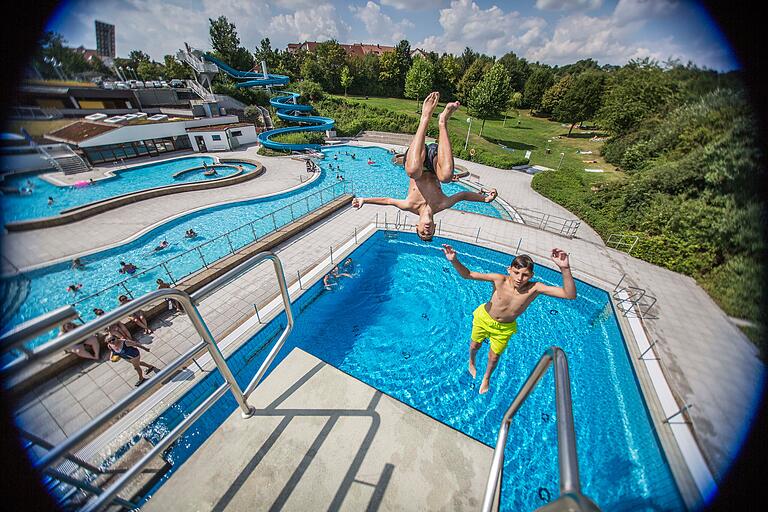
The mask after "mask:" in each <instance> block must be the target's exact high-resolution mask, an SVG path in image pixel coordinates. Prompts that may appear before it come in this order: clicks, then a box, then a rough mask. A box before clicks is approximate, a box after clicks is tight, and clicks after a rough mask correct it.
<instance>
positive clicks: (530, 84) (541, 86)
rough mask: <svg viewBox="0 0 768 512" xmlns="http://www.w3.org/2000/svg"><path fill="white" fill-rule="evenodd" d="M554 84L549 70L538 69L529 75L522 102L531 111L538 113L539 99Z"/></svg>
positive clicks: (552, 75) (544, 68)
mask: <svg viewBox="0 0 768 512" xmlns="http://www.w3.org/2000/svg"><path fill="white" fill-rule="evenodd" d="M554 82H555V78H554V74H553V73H552V70H551V69H549V68H546V67H539V68H537V69H536V70H535V71H534V72H533V73H531V76H529V77H528V80H527V81H526V82H525V89H524V90H523V100H524V101H525V103H526V104H527V105H528V106H529V107H531V110H533V111H538V110H539V109H540V108H541V99H542V98H543V97H544V93H545V92H546V91H547V89H549V88H550V87H552V85H553V84H554Z"/></svg>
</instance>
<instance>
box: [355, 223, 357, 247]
mask: <svg viewBox="0 0 768 512" xmlns="http://www.w3.org/2000/svg"><path fill="white" fill-rule="evenodd" d="M355 245H357V226H355Z"/></svg>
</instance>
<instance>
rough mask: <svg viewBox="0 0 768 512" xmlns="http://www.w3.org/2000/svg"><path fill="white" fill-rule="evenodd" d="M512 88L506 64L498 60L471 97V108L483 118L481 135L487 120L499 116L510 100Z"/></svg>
mask: <svg viewBox="0 0 768 512" xmlns="http://www.w3.org/2000/svg"><path fill="white" fill-rule="evenodd" d="M511 92H512V90H511V89H510V87H509V76H507V71H506V69H504V66H503V65H502V64H501V63H499V62H497V63H496V64H494V65H493V67H491V70H490V71H489V72H488V73H487V74H486V75H485V76H484V77H483V79H482V80H481V81H480V82H478V84H477V85H476V86H475V88H474V89H472V94H471V95H470V98H469V108H470V110H471V111H472V112H473V113H474V114H475V115H476V116H478V117H479V118H480V119H482V120H483V124H482V125H481V126H480V136H481V137H482V136H483V128H484V127H485V120H486V119H488V118H489V117H492V116H497V115H499V114H500V113H501V111H502V110H504V109H505V108H506V106H507V103H508V102H509V95H510V93H511Z"/></svg>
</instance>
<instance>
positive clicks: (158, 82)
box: [152, 80, 162, 88]
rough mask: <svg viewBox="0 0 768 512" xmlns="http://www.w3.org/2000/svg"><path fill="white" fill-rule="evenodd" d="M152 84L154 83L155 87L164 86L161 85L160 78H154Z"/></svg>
mask: <svg viewBox="0 0 768 512" xmlns="http://www.w3.org/2000/svg"><path fill="white" fill-rule="evenodd" d="M152 85H154V86H155V87H157V88H160V87H162V85H160V80H153V81H152Z"/></svg>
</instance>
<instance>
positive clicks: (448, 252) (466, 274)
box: [443, 244, 504, 282]
mask: <svg viewBox="0 0 768 512" xmlns="http://www.w3.org/2000/svg"><path fill="white" fill-rule="evenodd" d="M443 254H445V259H447V260H448V261H450V262H451V264H452V265H453V268H455V269H456V272H458V273H459V275H460V276H461V277H463V278H464V279H474V280H475V281H491V282H495V281H497V280H498V279H504V276H502V275H501V274H483V273H481V272H474V271H472V270H469V269H468V268H467V267H465V266H464V265H462V264H461V262H460V261H459V258H458V256H457V254H456V251H455V250H453V247H451V246H450V245H447V244H443Z"/></svg>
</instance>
